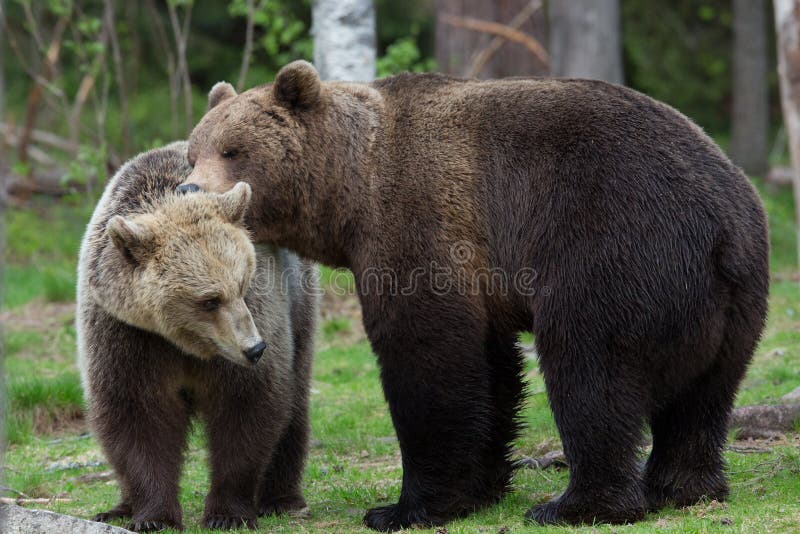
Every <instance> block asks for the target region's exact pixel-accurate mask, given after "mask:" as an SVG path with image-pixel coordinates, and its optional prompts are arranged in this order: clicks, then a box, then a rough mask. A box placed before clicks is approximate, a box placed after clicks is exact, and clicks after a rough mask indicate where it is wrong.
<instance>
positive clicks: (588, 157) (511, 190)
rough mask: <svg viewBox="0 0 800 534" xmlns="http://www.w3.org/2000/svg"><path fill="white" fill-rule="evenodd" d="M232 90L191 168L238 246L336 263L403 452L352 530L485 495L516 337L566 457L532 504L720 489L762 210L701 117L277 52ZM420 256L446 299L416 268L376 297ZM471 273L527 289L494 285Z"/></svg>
mask: <svg viewBox="0 0 800 534" xmlns="http://www.w3.org/2000/svg"><path fill="white" fill-rule="evenodd" d="M234 95H235V93H234V92H233V91H232V89H231V88H230V87H226V86H224V85H218V86H217V87H215V89H214V91H212V100H214V101H215V103H216V106H213V107H212V108H211V109H210V110H209V112H208V113H207V114H206V116H205V117H204V118H203V119H202V121H201V122H200V123H199V124H198V126H197V127H196V128H195V130H194V132H193V133H192V136H191V139H190V148H189V159H190V162H191V163H192V165H193V166H194V170H193V172H192V175H191V176H190V177H189V178H188V179H187V182H193V183H197V184H198V185H200V186H201V187H202V188H204V189H207V190H212V191H225V190H227V189H229V188H230V187H231V186H232V185H233V184H234V183H235V182H236V181H238V180H245V181H247V182H249V183H250V184H251V185H252V188H253V194H254V201H253V208H252V209H251V212H250V215H249V224H250V226H251V228H252V229H253V231H254V233H255V237H256V239H257V240H260V241H268V242H273V243H277V244H279V245H280V246H285V247H288V248H290V249H293V250H296V251H298V252H299V253H300V254H302V255H304V256H306V257H310V258H314V259H318V260H320V261H323V262H326V263H329V264H332V265H337V266H346V267H350V268H351V269H352V270H353V273H354V275H355V278H356V286H357V289H358V291H359V296H360V298H361V303H362V306H363V313H364V323H365V326H366V329H367V332H368V334H369V338H370V341H371V343H372V346H373V348H374V350H375V352H376V354H377V355H378V361H379V364H380V367H381V378H382V381H383V387H384V392H385V395H386V399H387V401H388V403H389V407H390V410H391V414H392V419H393V422H394V425H395V428H396V430H397V434H398V437H399V441H400V447H401V450H402V455H403V487H402V492H401V495H400V499H399V502H398V503H397V504H394V505H391V506H386V507H381V508H376V509H373V510H371V511H369V512H368V513H367V516H366V517H365V521H366V524H367V525H368V526H370V527H372V528H375V529H378V530H391V529H397V528H402V527H407V526H409V525H411V524H415V523H419V524H441V523H442V522H444V521H446V520H448V519H450V518H452V517H455V516H457V515H461V514H464V513H468V512H469V511H471V510H473V509H475V508H476V507H480V506H483V505H485V504H488V503H492V502H495V501H496V500H497V499H499V498H500V497H501V496H502V495H503V493H504V492H505V491H506V489H507V487H508V483H509V478H510V473H511V471H512V469H511V465H510V461H509V455H510V446H511V442H512V441H513V439H514V437H515V435H516V434H517V431H518V428H519V425H518V421H517V415H518V409H519V405H520V402H521V400H522V397H523V385H522V381H521V378H520V374H521V370H522V358H521V355H520V353H519V350H518V348H517V346H516V334H517V333H518V332H519V331H523V330H527V331H532V332H533V333H534V334H535V336H536V347H537V352H538V354H539V360H540V367H541V370H542V372H543V375H544V378H545V382H546V385H547V392H548V397H549V399H550V403H551V406H552V408H553V412H554V415H555V419H556V423H557V425H558V428H559V431H560V433H561V437H562V441H563V445H564V451H565V454H566V456H567V459H568V461H569V464H570V470H571V478H570V483H569V486H568V487H567V489H566V491H565V492H564V494H563V495H561V496H560V497H558V498H556V499H553V500H552V501H551V502H549V503H547V504H543V505H537V506H534V507H533V508H532V509H531V510H530V512H529V513H528V517H529V518H530V519H532V520H535V521H537V522H540V523H555V522H568V523H580V522H590V523H591V522H593V521H600V522H626V521H633V520H636V519H639V518H641V517H642V516H643V515H644V513H645V511H646V510H647V509H648V508H650V509H658V508H660V507H661V506H663V505H664V504H665V503H668V502H671V503H674V504H677V505H685V504H691V503H693V502H696V501H697V500H698V499H700V498H702V497H708V498H714V499H721V498H724V497H725V496H726V495H727V492H728V489H727V484H726V482H725V478H724V474H723V461H722V456H721V450H722V447H723V444H724V441H725V437H726V429H727V417H728V413H729V411H730V408H731V405H732V402H733V399H734V396H735V394H736V390H737V387H738V385H739V382H740V380H741V378H742V377H743V376H744V373H745V370H746V367H747V364H748V362H749V360H750V358H751V355H752V353H753V350H754V348H755V346H756V343H757V342H758V339H759V337H760V334H761V331H762V328H763V325H764V319H765V315H766V306H767V294H768V239H767V224H766V219H765V216H764V212H763V209H762V207H761V204H760V202H759V199H758V196H757V194H756V192H755V190H754V188H753V187H752V186H751V184H750V183H749V182H748V180H747V178H746V177H745V176H744V175H743V174H742V173H741V172H740V171H739V170H738V169H737V168H736V167H735V166H733V165H732V164H731V163H730V161H729V160H728V159H727V158H726V157H725V156H724V155H723V154H722V153H721V151H720V150H719V149H718V148H717V147H716V146H715V145H714V143H713V142H712V141H711V140H710V139H709V138H708V137H707V136H706V135H704V134H703V133H702V132H701V131H700V129H699V128H697V127H696V126H695V125H694V124H692V123H691V122H690V121H689V120H687V119H686V118H685V117H683V116H682V115H680V114H679V113H677V112H676V111H675V110H673V109H671V108H669V107H668V106H666V105H664V104H661V103H659V102H656V101H654V100H652V99H650V98H648V97H646V96H644V95H641V94H639V93H636V92H634V91H631V90H629V89H626V88H623V87H618V86H614V85H609V84H607V83H603V82H596V81H587V80H546V79H539V80H536V79H508V80H496V81H474V80H459V79H453V78H448V77H445V76H441V75H435V74H430V75H411V74H403V75H399V76H395V77H391V78H386V79H383V80H379V81H376V82H374V83H372V84H369V85H361V84H349V83H321V82H319V80H318V78H317V77H316V75H315V74H314V70H313V67H311V66H310V65H308V64H307V63H303V62H296V63H293V64H291V65H288V66H287V67H285V68H284V69H283V70H282V71H281V72H280V73H279V74H278V77H277V78H276V81H275V83H274V84H272V85H266V86H262V87H257V88H254V89H252V90H249V91H247V92H244V93H242V94H241V95H238V96H234ZM213 97H216V98H213ZM298 103H302V105H299V104H298ZM436 269H440V270H441V269H449V273H450V275H449V276H445V280H446V281H447V280H449V281H450V282H453V283H455V282H457V281H458V280H459V277H461V278H462V279H463V280H466V282H464V284H462V290H449V291H441V288H437V287H435V286H436V284H433V283H428V282H427V281H428V280H429V278H426V277H425V276H424V275H423V278H422V282H420V283H418V284H417V285H416V287H415V289H414V290H413V291H408V292H402V291H392V289H393V288H392V287H391V284H392V283H393V284H394V285H395V286H398V285H399V286H401V287H403V286H407V285H408V282H409V280H412V279H414V278H415V277H416V276H418V275H419V273H420V272H422V273H428V274H429V273H430V272H431V271H434V270H436ZM485 271H491V272H499V273H501V274H504V275H505V276H506V280H507V281H509V282H510V281H511V280H515V279H516V278H515V277H516V276H518V275H520V274H525V275H526V276H527V278H528V280H527V282H526V286H525V287H524V288H523V287H518V286H513V284H511V290H509V291H498V290H497V288H496V287H494V286H493V285H492V284H488V283H486V282H485V279H482V278H480V276H479V275H480V274H481V273H482V272H485ZM375 272H378V273H387V272H388V273H390V275H389V276H388V278H386V277H384V278H379V280H378V281H377V282H376V281H375V278H374V277H373V276H372V274H373V273H375ZM531 284H533V288H534V289H535V291H533V292H531V291H526V290H524V289H526V288H527V289H531ZM395 289H396V287H395ZM647 424H649V426H650V427H651V429H652V432H653V438H654V444H653V452H652V453H651V455H650V458H649V460H648V463H647V466H646V468H645V470H644V472H641V471H640V469H639V466H638V458H637V454H638V451H639V445H640V442H641V435H642V429H643V427H644V425H647Z"/></svg>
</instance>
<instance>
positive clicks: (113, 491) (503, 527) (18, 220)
mask: <svg viewBox="0 0 800 534" xmlns="http://www.w3.org/2000/svg"><path fill="white" fill-rule="evenodd" d="M762 193H763V196H764V198H765V204H766V205H767V208H768V210H769V212H770V222H771V227H772V240H773V253H772V265H773V272H774V274H775V279H776V281H775V282H774V283H773V286H772V296H771V309H770V318H769V325H768V328H767V331H766V334H765V337H764V340H763V342H762V343H761V345H760V347H759V349H758V351H757V354H756V358H755V361H754V362H753V365H752V367H751V369H750V372H749V373H748V376H747V379H746V381H745V384H744V386H743V389H742V391H741V393H740V396H739V400H738V402H739V404H753V403H772V402H777V400H778V399H779V398H780V396H781V395H783V394H784V393H786V392H788V391H791V390H792V389H793V388H795V387H797V386H798V385H800V285H798V283H797V282H793V281H791V276H790V273H791V270H792V266H793V262H794V258H795V253H794V249H793V248H792V247H793V239H794V237H793V231H794V230H793V225H792V222H791V213H792V211H791V210H792V206H791V197H790V195H789V194H788V192H785V191H780V192H774V191H771V192H768V191H762ZM88 215H89V211H88V209H87V208H86V206H85V204H83V203H77V204H70V203H69V202H66V203H61V204H50V203H47V204H41V203H37V204H35V205H34V206H33V207H30V208H27V209H25V210H14V211H11V212H10V213H8V215H7V220H6V223H7V229H8V255H7V263H6V271H5V275H4V276H5V287H6V293H5V297H4V302H5V305H6V307H7V311H6V312H4V313H3V317H2V319H3V322H4V324H5V329H6V354H7V358H6V361H5V372H6V375H7V390H8V397H9V398H8V400H9V402H8V413H7V417H8V429H7V438H8V443H9V446H8V450H7V452H6V457H5V460H6V467H5V469H4V477H5V481H4V482H3V485H4V486H6V487H7V488H10V489H7V490H5V491H4V492H5V496H8V497H17V496H21V495H22V496H25V497H30V498H37V497H38V498H52V501H51V502H49V503H45V504H38V505H37V506H39V507H42V508H47V509H50V510H54V511H58V512H63V513H68V514H72V515H77V516H81V517H90V516H91V515H93V514H94V513H96V512H98V511H100V510H104V509H107V508H109V507H110V506H112V505H113V504H114V503H115V502H116V499H117V497H118V490H117V486H116V483H115V481H114V480H113V477H112V476H111V473H110V472H109V466H108V465H107V464H105V462H104V460H103V456H102V454H101V452H100V450H99V448H98V447H97V444H96V443H95V441H94V440H93V439H92V438H91V437H90V436H89V435H88V434H86V427H85V424H84V421H83V419H82V416H81V411H82V401H81V391H80V384H79V379H78V372H77V370H76V368H75V364H74V359H75V357H74V354H75V331H74V327H73V325H72V322H73V320H74V309H73V305H72V299H73V288H74V268H75V256H76V254H77V247H78V243H79V241H80V236H81V232H82V230H83V227H84V225H85V223H86V220H87V217H88ZM346 279H347V278H346V277H345V278H344V280H346ZM323 281H324V282H325V283H328V282H334V281H335V282H336V283H337V285H339V286H341V285H342V284H341V281H342V277H341V276H339V275H338V274H337V273H335V272H330V271H326V272H325V276H324V277H323ZM327 304H328V305H327V307H326V309H325V311H324V318H325V320H324V324H323V327H322V328H321V332H320V338H319V343H318V348H319V350H318V354H317V357H316V360H315V371H314V380H313V384H312V388H313V394H312V426H313V440H314V441H313V448H312V451H311V457H310V460H309V464H308V469H307V472H306V479H305V491H306V497H307V499H308V501H309V504H310V506H311V510H312V515H311V517H309V518H303V519H298V518H270V519H262V520H261V521H260V529H261V530H264V531H267V530H268V531H275V532H297V531H300V532H359V531H366V530H365V529H363V527H361V524H360V523H361V517H362V515H363V513H364V511H365V509H366V508H368V507H370V506H373V505H375V504H377V503H385V502H391V501H394V500H396V498H397V496H398V494H399V490H400V476H401V470H400V457H399V450H398V447H397V442H396V440H395V439H394V437H393V436H394V432H393V429H392V425H391V421H390V419H389V415H388V411H387V408H386V405H385V403H384V401H383V397H382V393H381V389H380V385H379V381H378V371H377V369H376V365H375V358H374V356H373V355H372V353H371V351H370V348H369V345H368V344H367V343H366V342H365V341H364V339H363V333H362V332H361V330H360V327H359V315H358V309H357V305H356V304H355V303H354V302H353V301H352V299H349V300H348V299H330V300H328V301H327ZM523 343H530V338H529V336H528V337H526V338H524V339H523ZM528 384H529V392H530V396H529V400H528V403H527V406H526V408H525V421H526V422H527V423H528V426H529V427H528V429H527V431H526V432H525V434H524V437H523V438H521V439H520V440H519V442H518V444H517V448H518V450H519V454H520V455H526V456H540V455H542V454H544V453H546V452H549V451H551V450H556V449H559V448H560V443H559V441H558V434H557V432H556V428H555V425H554V423H553V419H552V416H551V414H550V410H549V408H548V405H547V399H546V397H545V394H544V384H543V382H542V379H541V376H540V375H539V373H538V372H537V371H536V366H535V362H533V361H531V362H529V370H528ZM205 458H206V453H205V447H204V438H203V436H202V432H201V431H200V429H196V430H195V431H194V433H193V436H192V438H191V440H190V446H189V451H188V454H187V464H186V466H185V470H184V478H183V482H182V492H181V502H182V504H183V509H184V523H185V525H186V527H187V531H188V532H201V530H199V529H197V528H196V526H197V524H198V523H199V520H200V517H201V514H202V505H203V497H204V495H205V493H206V491H207V489H208V474H207V469H206V466H205ZM726 458H727V460H728V463H729V466H730V479H731V498H730V500H729V501H728V502H727V503H717V502H709V503H701V504H698V505H696V506H693V507H690V508H685V509H680V510H674V509H667V510H663V511H662V512H660V513H658V514H652V515H650V516H648V518H647V520H646V521H643V522H641V523H638V524H636V525H629V526H617V527H613V528H612V527H608V526H596V527H585V528H583V529H579V530H580V531H583V532H595V531H597V532H612V531H613V532H622V531H625V532H650V531H658V532H716V531H720V532H754V531H759V532H793V531H797V529H798V525H800V436H798V435H797V434H791V435H787V436H785V438H781V439H774V440H771V441H757V442H732V444H731V446H730V448H729V450H728V451H727V452H726ZM566 481H567V472H566V470H557V469H547V470H533V469H524V470H520V471H518V472H517V474H516V476H515V478H514V488H515V491H514V492H512V493H511V494H510V495H509V496H508V497H507V498H506V499H504V500H503V502H502V503H500V504H499V505H498V506H495V507H492V508H490V509H488V510H486V511H483V512H480V513H476V514H474V515H472V516H470V517H468V518H466V519H462V520H458V521H454V522H453V523H451V524H449V525H448V526H447V532H451V533H454V532H508V531H517V530H523V529H530V530H536V531H542V532H549V531H554V532H555V531H566V530H567V529H565V528H547V529H545V528H534V527H531V526H526V525H525V524H524V523H523V521H522V516H523V513H524V512H525V511H526V510H527V508H528V507H529V506H530V505H531V504H532V503H535V502H542V501H545V500H547V499H549V498H550V497H552V496H553V495H555V494H557V493H558V492H560V491H561V490H563V488H564V487H565V484H566ZM441 532H444V531H443V530H441Z"/></svg>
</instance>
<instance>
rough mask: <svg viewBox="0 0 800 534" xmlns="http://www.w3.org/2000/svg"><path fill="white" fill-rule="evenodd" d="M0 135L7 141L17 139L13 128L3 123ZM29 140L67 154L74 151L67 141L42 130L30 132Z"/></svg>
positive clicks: (0, 123) (0, 124) (71, 144)
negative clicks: (6, 138) (5, 137)
mask: <svg viewBox="0 0 800 534" xmlns="http://www.w3.org/2000/svg"><path fill="white" fill-rule="evenodd" d="M0 134H2V135H5V136H7V137H8V138H9V139H16V137H17V136H16V130H15V128H14V127H13V126H12V125H10V124H8V123H5V122H0ZM31 140H32V141H34V142H36V143H41V144H43V145H48V146H51V147H53V148H57V149H59V150H64V151H67V152H72V151H74V150H75V145H74V144H73V143H72V142H71V141H70V140H69V139H65V138H63V137H61V136H60V135H56V134H54V133H52V132H46V131H44V130H31ZM14 144H16V142H14Z"/></svg>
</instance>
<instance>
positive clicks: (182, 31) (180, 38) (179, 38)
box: [167, 2, 194, 136]
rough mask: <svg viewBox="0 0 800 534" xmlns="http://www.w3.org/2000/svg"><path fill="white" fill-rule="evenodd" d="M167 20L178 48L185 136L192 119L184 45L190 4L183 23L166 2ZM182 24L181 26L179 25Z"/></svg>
mask: <svg viewBox="0 0 800 534" xmlns="http://www.w3.org/2000/svg"><path fill="white" fill-rule="evenodd" d="M167 7H168V9H169V20H170V23H171V24H172V33H173V35H174V36H175V45H176V47H177V49H178V75H179V77H180V78H181V79H182V80H183V105H184V115H185V117H184V119H185V121H186V136H188V135H189V134H190V133H191V131H192V125H193V123H194V119H193V117H192V82H191V80H190V79H189V67H188V66H187V62H186V45H187V42H188V40H189V26H190V23H191V19H192V4H189V5H188V6H187V7H186V12H185V14H184V18H183V25H181V23H180V21H179V20H178V13H177V10H176V9H175V5H174V4H173V3H172V2H167ZM181 26H182V27H181Z"/></svg>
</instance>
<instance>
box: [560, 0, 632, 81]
mask: <svg viewBox="0 0 800 534" xmlns="http://www.w3.org/2000/svg"><path fill="white" fill-rule="evenodd" d="M547 7H548V15H549V20H550V67H551V69H550V70H551V72H552V74H553V76H559V77H564V78H592V79H596V80H605V81H607V82H613V83H623V81H624V77H623V71H622V41H621V38H620V10H619V0H550V1H549V2H548V6H547Z"/></svg>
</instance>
